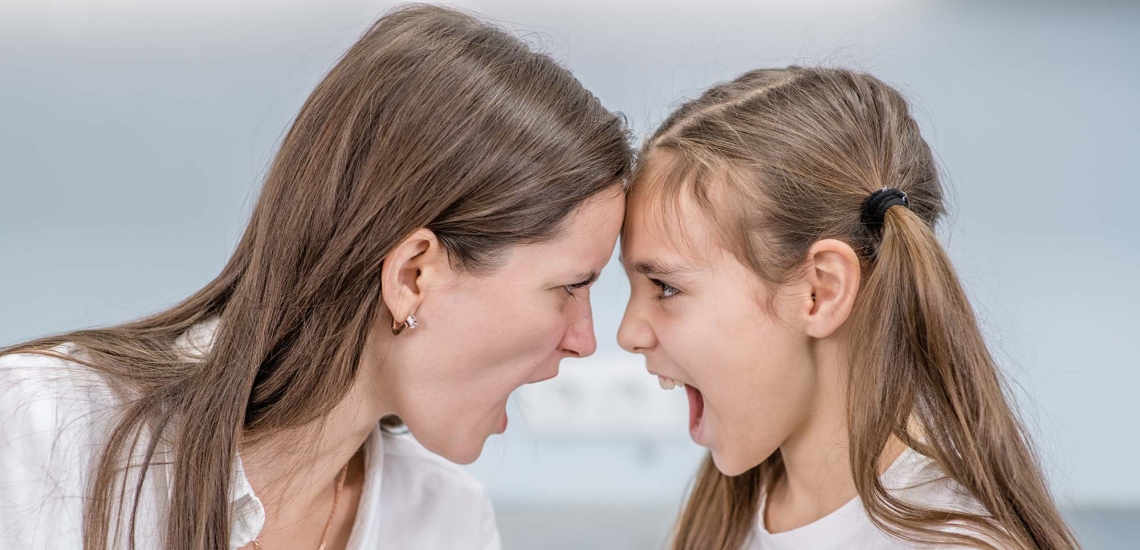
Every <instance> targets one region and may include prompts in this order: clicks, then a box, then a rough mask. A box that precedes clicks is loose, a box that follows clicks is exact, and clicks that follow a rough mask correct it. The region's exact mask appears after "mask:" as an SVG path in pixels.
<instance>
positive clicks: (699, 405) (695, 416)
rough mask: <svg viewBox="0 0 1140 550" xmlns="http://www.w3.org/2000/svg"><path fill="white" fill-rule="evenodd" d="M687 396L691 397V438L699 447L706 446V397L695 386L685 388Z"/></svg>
mask: <svg viewBox="0 0 1140 550" xmlns="http://www.w3.org/2000/svg"><path fill="white" fill-rule="evenodd" d="M685 394H686V395H688V397H689V437H691V438H693V441H694V442H696V443H697V444H698V445H704V443H703V442H702V440H703V439H704V430H703V429H702V428H704V422H703V420H704V414H705V397H704V395H701V390H698V389H697V388H694V387H693V386H690V385H686V386H685Z"/></svg>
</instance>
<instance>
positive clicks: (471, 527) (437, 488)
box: [381, 430, 500, 550]
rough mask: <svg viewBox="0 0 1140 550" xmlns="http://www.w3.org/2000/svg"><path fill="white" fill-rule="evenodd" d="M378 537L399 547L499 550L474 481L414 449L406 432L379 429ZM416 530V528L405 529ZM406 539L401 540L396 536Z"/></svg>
mask: <svg viewBox="0 0 1140 550" xmlns="http://www.w3.org/2000/svg"><path fill="white" fill-rule="evenodd" d="M381 433H382V434H383V435H382V439H383V454H384V459H383V489H382V490H381V494H382V496H383V500H384V501H385V504H384V505H382V506H381V510H383V511H384V512H383V514H382V522H383V523H386V524H387V528H386V529H382V531H383V532H386V533H388V535H390V536H392V537H395V538H396V539H400V540H388V541H387V542H389V543H391V544H389V545H394V546H399V547H402V548H475V549H478V550H483V549H488V550H490V549H497V548H499V547H500V542H499V532H498V528H497V527H496V523H495V514H494V509H493V507H492V505H491V500H490V498H489V497H488V495H487V491H486V489H485V488H484V487H483V484H482V483H480V482H479V481H478V480H477V479H475V477H474V476H472V475H471V474H469V473H467V471H465V470H464V469H463V468H461V467H460V466H458V465H457V464H454V463H452V462H450V461H448V460H447V459H444V458H443V457H441V456H439V455H436V454H435V453H432V452H431V451H429V450H427V449H426V448H424V446H423V445H420V443H419V442H418V441H416V440H415V438H414V437H412V435H411V434H408V433H389V432H386V431H384V430H381ZM409 526H416V527H417V528H416V529H408V527H409ZM404 536H407V537H409V538H408V539H407V540H403V539H402V538H401V537H404Z"/></svg>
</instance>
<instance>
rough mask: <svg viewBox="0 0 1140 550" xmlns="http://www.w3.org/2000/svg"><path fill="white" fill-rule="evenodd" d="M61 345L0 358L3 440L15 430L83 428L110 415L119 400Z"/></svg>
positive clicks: (79, 354)
mask: <svg viewBox="0 0 1140 550" xmlns="http://www.w3.org/2000/svg"><path fill="white" fill-rule="evenodd" d="M82 357H83V356H82V352H80V351H79V350H77V349H76V348H75V347H74V346H70V345H61V346H57V347H55V348H52V349H50V350H47V351H44V352H25V353H15V354H8V355H3V356H0V423H2V424H3V425H4V427H5V429H4V431H3V433H4V436H5V439H8V438H10V437H12V436H14V435H17V434H18V432H19V430H20V429H21V428H22V429H25V430H41V429H42V430H62V429H69V428H71V429H82V428H83V427H82V425H84V424H89V423H91V422H98V420H99V419H100V418H101V417H103V416H105V415H106V414H110V413H112V412H113V410H114V409H115V408H116V407H117V405H118V403H119V402H120V400H121V398H122V397H121V396H120V395H118V393H117V392H115V391H114V389H113V387H112V385H111V384H110V383H109V382H108V381H107V379H106V377H105V376H104V375H102V374H100V373H98V372H96V371H94V370H93V369H91V368H89V367H87V366H86V365H84V364H83V363H82Z"/></svg>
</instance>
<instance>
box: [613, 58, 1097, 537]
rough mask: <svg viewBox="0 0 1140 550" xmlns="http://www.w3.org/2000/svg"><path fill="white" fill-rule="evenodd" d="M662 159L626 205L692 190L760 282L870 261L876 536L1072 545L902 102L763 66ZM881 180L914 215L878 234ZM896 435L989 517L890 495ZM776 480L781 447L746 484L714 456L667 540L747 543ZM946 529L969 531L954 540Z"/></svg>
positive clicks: (863, 468) (859, 432) (867, 403)
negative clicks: (839, 253) (873, 200)
mask: <svg viewBox="0 0 1140 550" xmlns="http://www.w3.org/2000/svg"><path fill="white" fill-rule="evenodd" d="M657 153H664V154H662V155H660V156H662V157H667V160H665V161H664V162H665V163H667V166H668V167H667V168H666V169H665V170H666V175H665V176H664V177H660V176H659V177H654V178H652V180H653V181H654V182H663V183H654V184H652V185H650V184H648V183H646V182H643V180H645V179H646V178H645V177H643V176H644V174H643V173H642V171H641V170H640V168H639V169H638V170H636V171H635V174H634V178H633V182H632V185H631V188H630V192H631V201H632V200H637V198H638V197H639V196H643V195H652V196H654V197H655V198H656V199H657V200H658V201H659V202H658V203H657V204H658V205H660V204H662V202H668V201H671V200H676V199H677V198H678V197H680V196H682V194H683V193H684V194H687V195H686V196H689V197H691V198H692V199H693V201H694V202H695V203H696V204H697V205H698V206H699V207H700V208H701V209H703V211H704V212H705V213H706V215H708V216H709V218H710V219H711V220H712V221H713V224H714V225H715V226H716V227H717V228H718V229H717V230H718V233H719V236H720V238H721V241H722V242H723V243H724V244H725V245H726V246H727V247H729V248H730V249H731V250H732V251H733V253H734V254H735V255H736V256H737V257H738V258H739V259H740V260H741V261H742V262H743V263H744V264H745V265H747V266H749V268H750V269H752V270H753V271H754V272H755V273H757V274H758V275H759V276H760V277H761V278H762V279H763V280H765V281H767V282H769V283H771V284H779V283H782V282H787V281H789V280H791V279H793V278H794V277H796V276H798V275H799V271H798V268H799V267H800V266H801V265H802V262H803V260H804V258H805V257H806V255H807V252H808V249H809V248H810V247H811V245H812V244H813V243H815V242H816V241H819V240H820V239H827V238H834V239H841V240H843V241H845V242H847V243H849V244H850V245H851V246H852V248H854V249H855V250H856V251H857V252H858V254H859V255H860V261H861V264H862V268H863V269H862V272H863V281H862V283H861V287H860V292H859V295H858V297H857V298H856V305H855V309H854V311H853V313H852V316H851V318H850V320H849V321H848V323H847V325H846V326H845V330H846V331H847V333H848V336H849V338H850V339H851V341H853V342H860V345H859V346H852V348H851V350H850V363H849V364H850V365H851V368H850V373H851V374H850V380H849V397H848V407H849V409H848V413H847V417H848V422H847V423H848V435H849V438H850V455H849V460H850V465H851V470H852V472H853V473H854V476H855V478H854V484H855V488H856V489H857V491H858V494H859V497H860V498H861V499H862V502H863V506H864V507H865V509H866V511H867V514H868V516H869V517H870V519H871V521H873V522H874V524H875V525H876V526H878V527H879V528H880V529H881V530H883V531H884V532H886V533H887V534H889V535H893V536H895V537H897V538H900V539H903V540H907V541H912V542H919V543H933V544H964V545H967V546H974V547H982V548H993V547H994V546H993V544H994V542H993V541H997V542H996V544H998V545H999V546H1001V547H1003V548H1005V547H1009V548H1025V549H1035V548H1044V549H1069V548H1076V547H1077V546H1078V545H1077V542H1076V540H1075V539H1074V537H1073V535H1072V533H1071V532H1070V531H1069V529H1068V528H1067V527H1066V525H1065V523H1064V521H1063V520H1062V518H1061V515H1060V514H1059V513H1058V510H1057V507H1056V505H1055V504H1054V501H1053V498H1052V497H1051V496H1050V493H1049V490H1048V488H1047V486H1046V483H1045V480H1044V476H1043V475H1042V472H1041V468H1040V466H1039V464H1038V461H1037V459H1036V457H1035V456H1034V454H1033V452H1032V451H1031V448H1030V445H1029V443H1028V441H1027V438H1026V435H1025V429H1024V427H1023V426H1021V424H1020V423H1019V422H1018V420H1017V419H1016V417H1015V415H1014V413H1013V411H1012V410H1011V408H1010V405H1009V403H1008V401H1007V397H1006V391H1005V388H1004V386H1003V382H1002V380H1001V377H1000V375H999V373H998V369H997V367H996V365H995V364H994V360H993V358H992V357H991V355H990V353H989V351H988V350H987V349H986V345H985V342H984V340H983V338H982V334H981V331H980V330H979V328H978V323H977V320H976V319H975V316H974V312H973V310H972V309H971V307H970V303H969V301H968V300H967V298H966V294H965V292H964V291H963V289H962V286H961V284H960V283H959V281H958V277H957V276H956V274H955V272H954V269H953V268H952V266H951V264H950V260H949V258H948V257H947V255H946V252H945V250H944V249H943V248H942V246H941V245H940V244H939V242H938V240H937V238H936V236H935V232H934V227H935V223H936V222H937V221H938V218H939V216H940V215H941V214H942V213H943V210H944V207H943V193H942V187H941V184H940V183H939V180H938V174H937V170H936V168H935V162H934V159H933V158H932V155H931V152H930V149H929V147H928V146H927V144H926V142H925V141H924V140H923V139H922V136H921V135H920V133H919V129H918V126H917V124H916V123H915V121H914V119H913V118H911V116H910V114H909V112H908V108H907V104H906V102H905V100H904V99H903V98H902V97H901V96H900V95H899V93H898V92H896V91H895V90H894V89H892V88H891V87H890V86H887V85H886V84H884V83H883V82H881V81H879V80H878V79H876V78H874V77H872V76H870V75H867V74H861V73H856V72H852V71H847V70H833V69H819V68H800V67H789V68H786V69H764V70H755V71H751V72H748V73H745V74H743V75H741V76H740V77H739V78H737V79H735V80H733V81H731V82H727V83H722V84H719V85H716V86H714V87H712V88H711V89H709V90H708V91H706V92H705V93H704V94H703V95H702V96H700V97H699V98H698V99H695V100H692V101H689V102H687V103H685V104H683V105H682V106H681V107H680V108H679V109H678V110H677V111H676V112H675V113H674V114H673V115H672V116H670V117H669V118H668V119H667V120H666V121H665V123H664V124H662V126H661V127H660V128H659V129H658V130H657V131H656V133H654V134H653V136H652V137H651V139H649V140H647V141H646V143H645V145H644V147H643V150H642V153H641V158H643V159H645V158H648V157H649V156H652V155H655V154H657ZM642 165H644V163H642ZM714 187H715V189H714ZM884 187H893V188H897V189H900V190H902V191H904V192H906V194H907V195H908V197H909V201H910V206H909V208H890V209H889V210H888V211H887V213H886V218H885V220H884V222H883V224H882V226H881V227H868V226H867V225H865V224H864V223H862V222H861V220H860V211H861V206H862V204H863V201H864V200H866V199H867V197H868V196H869V195H870V194H871V193H872V192H874V191H876V190H878V189H881V188H884ZM908 425H909V426H910V428H911V429H908ZM915 433H921V434H922V438H921V440H920V439H919V438H917V437H915ZM892 436H894V437H897V438H899V439H901V440H902V441H903V442H904V443H905V444H907V445H908V446H910V447H911V448H913V449H915V450H916V451H918V452H919V453H921V454H923V455H925V456H927V457H930V458H931V459H933V460H934V461H935V462H936V463H937V465H938V467H939V468H941V470H942V471H943V472H945V475H946V476H948V477H949V478H950V479H951V480H953V481H955V482H957V483H958V484H960V485H961V486H962V487H964V488H965V489H966V490H967V491H969V493H970V495H972V496H973V497H974V498H975V499H977V501H978V502H979V503H981V505H982V506H984V507H985V509H986V514H971V513H966V512H962V511H953V510H938V509H930V508H926V507H923V506H922V505H920V504H916V503H913V502H907V501H903V500H901V499H899V498H897V497H896V496H895V495H892V493H890V492H888V491H887V490H885V489H884V487H883V485H882V484H881V482H880V479H879V475H878V472H879V469H878V464H879V462H878V461H879V459H880V455H881V454H882V452H883V450H884V447H885V446H886V444H887V442H888V440H889V438H891V437H892ZM782 473H783V463H782V459H781V457H780V453H779V452H778V451H777V452H776V453H775V454H774V455H773V456H771V457H770V458H769V459H767V460H766V461H765V462H764V463H762V464H760V465H759V466H757V467H755V468H753V469H751V470H749V471H747V472H746V473H744V474H742V475H740V476H736V477H728V476H725V475H723V474H721V473H720V472H719V471H717V469H716V467H715V466H714V465H713V463H712V461H711V459H706V460H705V463H704V464H703V466H702V467H701V470H700V472H699V474H698V476H697V479H696V482H695V485H694V487H693V489H692V492H691V494H690V496H689V499H688V502H687V504H686V506H685V508H684V511H683V512H682V514H681V516H680V518H679V520H678V522H677V525H676V533H675V539H674V542H673V548H674V549H675V550H698V549H700V550H704V549H736V548H740V547H741V546H742V545H743V544H744V542H745V541H746V539H747V537H748V536H749V533H750V531H751V529H752V527H753V526H754V525H755V522H756V514H757V512H758V506H759V501H760V498H762V495H763V494H764V492H765V489H766V488H768V487H771V486H773V483H775V482H776V481H777V480H778V479H780V477H781V475H782ZM950 524H955V525H957V526H959V527H961V528H962V529H956V530H954V532H950V531H948V530H946V529H945V527H947V526H948V525H950Z"/></svg>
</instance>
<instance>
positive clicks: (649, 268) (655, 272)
mask: <svg viewBox="0 0 1140 550" xmlns="http://www.w3.org/2000/svg"><path fill="white" fill-rule="evenodd" d="M619 259H620V261H621V265H622V267H623V268H624V269H625V271H626V273H640V274H642V275H645V276H646V277H670V276H677V275H684V274H686V273H690V272H691V271H692V269H690V268H689V267H688V266H685V265H683V264H680V263H677V262H666V261H663V260H656V259H645V260H635V261H633V262H631V263H626V261H625V259H624V258H619Z"/></svg>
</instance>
